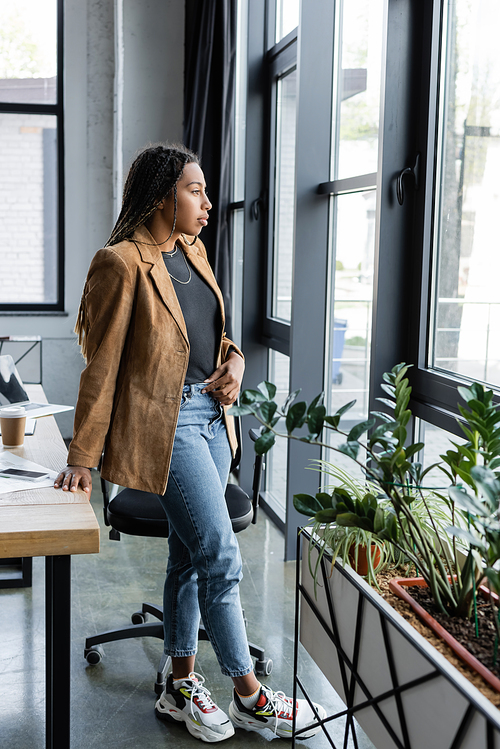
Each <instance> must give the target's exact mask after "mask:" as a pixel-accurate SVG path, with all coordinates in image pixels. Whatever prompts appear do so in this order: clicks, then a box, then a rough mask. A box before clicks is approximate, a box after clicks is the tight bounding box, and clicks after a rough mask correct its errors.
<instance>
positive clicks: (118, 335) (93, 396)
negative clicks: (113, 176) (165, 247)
mask: <svg viewBox="0 0 500 749" xmlns="http://www.w3.org/2000/svg"><path fill="white" fill-rule="evenodd" d="M133 240H134V241H124V242H120V243H119V244H117V245H114V246H112V247H105V248H104V249H103V250H99V252H98V253H97V254H96V255H95V257H94V259H93V260H92V263H91V265H90V269H89V273H88V276H87V280H86V283H85V287H84V291H83V296H82V301H81V304H80V311H79V321H78V323H77V331H78V332H79V335H80V343H81V344H82V352H83V353H84V356H85V358H86V360H87V366H86V368H85V369H84V371H83V372H82V375H81V379H80V389H79V393H78V402H77V405H76V410H75V424H74V434H73V440H72V442H71V444H70V448H69V455H68V464H69V465H79V466H86V467H88V468H91V467H93V466H97V465H98V463H99V460H100V458H101V453H102V451H103V450H104V456H103V462H102V467H101V474H102V476H103V477H104V478H105V479H107V480H109V481H112V482H113V483H115V484H119V485H120V486H126V487H130V488H131V489H142V490H143V491H150V492H155V493H157V494H163V493H164V492H165V489H166V486H167V479H168V472H169V466H170V456H171V453H172V446H173V442H174V435H175V429H176V425H177V417H178V414H179V407H180V402H181V397H182V388H183V385H184V379H185V375H186V370H187V366H188V360H189V341H188V338H187V332H186V325H185V323H184V318H183V316H182V311H181V307H180V305H179V302H178V301H177V295H176V293H175V290H174V287H173V285H172V280H171V279H170V276H169V274H168V272H167V269H166V268H165V263H164V261H163V258H162V255H161V249H160V247H159V246H158V245H157V244H156V243H155V241H154V239H153V237H152V236H151V234H150V233H149V232H148V231H147V229H146V228H145V227H141V228H140V229H138V230H137V231H136V232H135V234H134V237H133ZM179 244H180V245H181V246H182V249H183V251H184V252H185V253H186V256H187V257H188V258H189V261H190V262H191V263H192V265H193V267H194V268H196V270H197V271H198V272H199V273H200V275H201V276H202V277H203V278H204V280H205V281H206V282H207V283H208V284H209V286H210V287H211V288H212V289H213V290H214V292H215V294H216V296H217V298H218V300H219V304H220V307H221V315H222V331H223V330H224V305H223V299H222V294H221V292H220V289H219V287H218V286H217V282H216V280H215V277H214V275H213V273H212V269H211V267H210V265H209V263H208V260H207V254H206V251H205V248H204V246H203V244H202V243H201V242H200V241H199V240H198V241H197V242H196V244H195V245H194V246H193V247H188V246H187V245H185V244H184V243H182V242H180V243H179ZM230 346H233V347H234V349H235V350H236V351H237V353H239V354H241V352H240V351H239V349H238V348H237V347H236V346H235V345H234V344H233V343H232V341H230V340H229V339H228V338H226V336H225V333H222V336H221V342H220V349H219V353H218V358H217V366H219V365H220V363H221V362H222V361H225V359H226V357H227V355H228V349H229V347H230ZM241 355H242V354H241ZM225 420H226V426H227V429H228V435H229V441H230V443H231V447H232V449H233V451H234V449H235V446H236V439H235V434H234V425H233V420H232V417H228V416H227V414H225Z"/></svg>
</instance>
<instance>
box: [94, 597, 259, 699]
mask: <svg viewBox="0 0 500 749" xmlns="http://www.w3.org/2000/svg"><path fill="white" fill-rule="evenodd" d="M148 614H151V615H152V616H154V617H156V619H158V621H156V622H148V621H146V617H147V615H148ZM131 620H132V625H131V626H129V627H121V628H120V629H112V630H109V631H108V632H101V633H100V634H98V635H94V636H93V637H87V639H86V640H85V649H84V651H83V657H84V658H86V659H87V662H88V663H89V664H90V665H91V666H96V665H97V664H98V663H100V662H101V660H102V657H103V655H104V651H103V649H102V648H101V647H100V646H101V645H102V644H103V643H105V642H115V641H118V640H128V639H132V638H134V639H135V638H137V637H157V638H158V639H159V640H163V607H162V606H157V605H156V604H154V603H143V604H142V609H141V611H135V612H134V613H133V614H132V617H131ZM245 623H246V620H245ZM198 640H200V641H202V642H203V641H204V642H208V640H209V637H208V634H207V631H206V629H205V627H204V626H203V624H200V629H199V630H198ZM248 647H249V650H250V655H251V656H252V657H253V658H255V673H256V674H258V675H261V676H269V674H270V673H271V671H272V670H273V662H272V660H271V659H270V658H266V655H265V651H264V648H261V647H259V646H258V645H254V644H253V643H251V642H249V643H248ZM170 666H171V658H170V656H169V655H165V654H163V655H162V657H161V660H160V665H159V667H158V671H157V673H156V682H155V685H154V690H155V692H156V694H157V695H158V696H159V695H161V693H162V692H163V690H164V689H165V682H166V678H167V674H168V672H169V670H170Z"/></svg>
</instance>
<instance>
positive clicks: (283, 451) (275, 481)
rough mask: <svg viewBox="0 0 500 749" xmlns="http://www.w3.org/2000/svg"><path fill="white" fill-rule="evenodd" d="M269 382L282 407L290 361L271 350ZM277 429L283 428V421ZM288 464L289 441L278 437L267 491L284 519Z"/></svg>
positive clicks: (269, 462)
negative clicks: (274, 386) (273, 385)
mask: <svg viewBox="0 0 500 749" xmlns="http://www.w3.org/2000/svg"><path fill="white" fill-rule="evenodd" d="M269 381H270V382H274V384H275V385H276V388H277V391H276V396H275V401H276V403H277V404H278V406H282V405H283V403H284V402H285V399H286V397H287V395H288V393H289V390H290V359H289V357H288V356H285V355H284V354H280V353H279V351H273V350H272V349H270V350H269ZM277 428H278V429H282V428H283V425H282V423H281V421H280V422H279V423H278V425H277ZM287 463H288V440H286V439H284V438H279V437H278V438H276V442H275V443H274V446H273V449H272V450H270V451H269V452H268V453H267V455H266V491H267V492H269V493H270V494H271V495H272V497H273V499H274V500H275V501H276V502H277V503H278V505H279V507H280V508H281V509H282V510H283V517H284V516H285V515H284V514H285V508H286V472H287Z"/></svg>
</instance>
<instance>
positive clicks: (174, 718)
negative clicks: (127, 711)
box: [155, 705, 234, 744]
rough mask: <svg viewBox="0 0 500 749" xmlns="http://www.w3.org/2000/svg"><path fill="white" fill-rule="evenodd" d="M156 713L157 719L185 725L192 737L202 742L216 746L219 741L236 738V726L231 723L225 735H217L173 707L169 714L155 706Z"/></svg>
mask: <svg viewBox="0 0 500 749" xmlns="http://www.w3.org/2000/svg"><path fill="white" fill-rule="evenodd" d="M155 713H156V717H157V718H159V719H160V720H163V721H166V722H167V723H185V724H186V728H187V730H188V731H189V733H190V734H191V736H194V737H195V738H196V739H201V741H205V742H206V743H207V744H215V743H217V742H218V741H224V740H225V739H229V738H231V736H234V726H232V725H231V723H229V724H228V726H227V728H226V731H225V733H216V732H215V731H211V730H210V728H208V727H207V726H199V725H198V724H197V723H195V722H194V720H193V719H192V718H190V717H189V715H186V713H184V712H183V711H182V710H179V709H178V708H176V707H174V706H173V705H172V706H170V707H169V708H168V713H167V712H163V711H162V710H161V709H160V708H158V707H157V706H156V705H155Z"/></svg>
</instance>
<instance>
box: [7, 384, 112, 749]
mask: <svg viewBox="0 0 500 749" xmlns="http://www.w3.org/2000/svg"><path fill="white" fill-rule="evenodd" d="M26 390H27V391H28V393H29V396H30V399H31V400H34V401H35V400H36V401H43V402H46V399H45V396H44V394H43V390H42V387H41V386H40V385H31V386H27V387H26ZM0 449H3V448H0ZM9 452H12V453H14V454H16V455H20V456H21V457H23V458H26V459H27V460H32V461H34V462H35V463H40V464H41V465H43V466H45V467H46V468H52V469H53V470H57V471H59V470H60V469H61V468H63V467H64V466H65V465H66V456H67V450H66V446H65V444H64V442H63V440H62V437H61V434H60V432H59V429H58V427H57V424H56V421H55V419H54V417H53V416H46V417H44V418H42V419H38V423H37V426H36V429H35V434H34V435H32V436H29V437H25V441H24V446H23V447H19V448H16V449H15V450H9ZM98 551H99V525H98V523H97V519H96V517H95V514H94V511H93V509H92V506H91V505H90V503H89V501H88V499H87V495H86V494H85V492H83V491H78V492H63V491H62V490H61V489H53V488H45V489H35V488H33V487H32V486H31V487H30V488H28V489H26V491H22V492H11V493H10V494H0V558H2V557H8V558H12V557H37V556H44V557H45V641H46V653H45V664H46V747H47V749H69V746H70V624H71V554H94V553H96V552H98Z"/></svg>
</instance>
